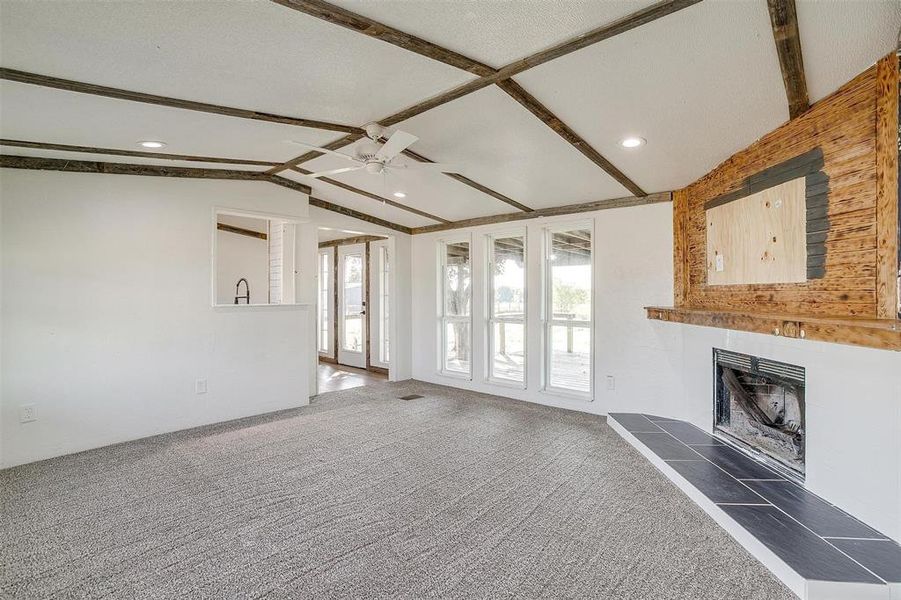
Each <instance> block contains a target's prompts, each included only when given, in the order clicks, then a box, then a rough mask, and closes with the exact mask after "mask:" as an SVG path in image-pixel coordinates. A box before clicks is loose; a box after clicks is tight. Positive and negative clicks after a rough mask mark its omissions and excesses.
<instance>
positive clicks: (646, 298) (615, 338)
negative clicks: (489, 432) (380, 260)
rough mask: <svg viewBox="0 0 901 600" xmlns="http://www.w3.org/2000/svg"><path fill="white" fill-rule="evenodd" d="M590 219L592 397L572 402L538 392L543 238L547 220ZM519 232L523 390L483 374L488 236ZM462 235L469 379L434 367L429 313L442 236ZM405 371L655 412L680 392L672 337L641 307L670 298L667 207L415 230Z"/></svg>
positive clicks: (509, 392)
mask: <svg viewBox="0 0 901 600" xmlns="http://www.w3.org/2000/svg"><path fill="white" fill-rule="evenodd" d="M586 220H591V221H593V222H594V240H595V244H594V256H595V266H594V280H595V282H596V289H595V297H594V320H595V359H594V378H595V396H594V401H585V400H579V399H572V398H569V397H565V396H558V395H553V394H548V393H545V392H542V391H541V390H540V380H541V373H542V361H541V355H540V348H541V330H540V327H539V320H540V309H541V307H540V293H539V292H538V291H537V290H540V289H541V239H542V231H543V229H544V228H545V227H547V226H548V225H550V224H565V223H571V222H584V221H586ZM515 231H520V232H521V231H526V232H527V235H528V242H527V261H528V273H527V288H528V307H527V313H528V315H529V318H528V330H527V334H526V337H527V358H526V372H527V375H526V377H527V380H528V387H527V388H526V389H521V388H517V387H511V386H506V385H498V384H493V383H489V382H488V381H487V361H488V359H487V340H486V339H485V336H484V335H480V332H483V331H485V329H486V318H487V308H486V298H485V282H486V281H487V273H486V262H485V261H486V253H487V247H486V236H487V235H488V234H489V233H496V232H500V233H503V232H515ZM461 236H468V237H469V238H471V241H472V270H473V275H472V277H473V281H474V282H475V287H474V291H473V307H472V310H473V323H474V328H473V347H472V350H473V377H472V380H471V381H468V380H461V379H459V378H456V377H451V376H446V375H442V374H441V373H439V331H438V326H437V318H436V305H437V300H436V298H437V293H438V292H437V285H438V272H437V269H438V261H437V245H438V242H439V241H440V240H442V239H451V240H455V239H459V238H460V237H461ZM412 243H413V249H412V253H411V254H412V258H413V277H412V281H413V306H412V310H413V313H412V314H413V319H412V326H413V337H412V339H413V340H414V344H413V356H414V363H413V376H414V378H416V379H421V380H424V381H431V382H435V383H442V384H445V385H454V386H458V387H464V388H467V389H474V390H478V391H483V392H488V393H492V394H498V395H500V396H507V397H511V398H517V399H521V400H528V401H532V402H539V403H542V404H549V405H553V406H561V407H565V408H572V409H575V410H582V411H587V412H592V413H600V414H604V413H606V412H607V411H608V410H614V409H615V410H622V411H635V410H642V411H650V410H658V411H659V410H662V406H663V405H664V404H665V400H664V399H663V398H662V395H661V391H663V390H678V389H679V386H678V383H679V377H680V373H679V363H678V362H677V361H674V360H673V359H672V357H671V354H670V352H669V350H670V349H671V348H672V347H673V346H674V345H675V346H678V344H679V339H678V335H676V334H675V333H673V332H671V331H667V330H666V329H665V328H663V327H661V324H660V323H658V322H656V321H649V320H648V319H646V318H645V312H644V310H643V308H642V307H643V306H645V305H648V304H671V303H672V296H673V275H672V263H673V258H672V256H673V255H672V205H671V204H669V203H664V204H653V205H647V206H639V207H632V208H620V209H611V210H603V211H597V212H594V213H585V214H581V215H564V216H560V217H552V218H542V219H533V220H527V221H521V222H513V223H503V224H499V225H487V226H482V227H476V228H471V229H465V230H452V231H447V232H438V233H434V234H429V235H417V236H414V237H413V242H412ZM606 375H613V376H614V378H615V381H616V386H615V387H616V389H615V390H609V391H608V390H607V389H606V384H605V378H606Z"/></svg>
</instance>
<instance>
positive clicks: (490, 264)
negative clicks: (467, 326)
mask: <svg viewBox="0 0 901 600" xmlns="http://www.w3.org/2000/svg"><path fill="white" fill-rule="evenodd" d="M511 237H520V238H522V244H523V282H522V290H523V291H522V302H523V313H522V317H521V318H516V317H497V316H495V314H494V309H495V307H494V297H495V289H494V262H495V248H494V242H495V240H498V239H503V238H511ZM485 244H486V253H485V254H486V261H485V265H486V274H487V285H486V311H485V314H486V318H485V322H486V325H487V329H486V333H487V337H488V340H487V344H486V347H487V349H488V352H487V356H486V359H487V363H488V364H487V365H486V367H485V373H486V377H485V381H486V382H487V383H491V384H494V385H504V386H512V387H516V388H521V389H527V388H528V379H529V376H528V372H529V368H528V365H529V362H528V361H529V350H528V346H529V319H528V317H529V236H528V230H527V229H525V228H519V229H512V230H510V229H508V230H502V231H492V232H490V233H488V234H486V235H485ZM496 323H513V324H518V325H522V332H523V333H522V336H523V344H522V352H523V373H522V381H518V380H516V379H507V378H505V377H497V376H496V375H495V374H494V326H495V324H496Z"/></svg>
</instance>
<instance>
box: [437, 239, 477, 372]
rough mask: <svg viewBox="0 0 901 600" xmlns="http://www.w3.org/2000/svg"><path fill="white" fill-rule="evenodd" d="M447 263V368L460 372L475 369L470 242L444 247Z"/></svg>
mask: <svg viewBox="0 0 901 600" xmlns="http://www.w3.org/2000/svg"><path fill="white" fill-rule="evenodd" d="M442 264H443V282H442V288H443V292H442V295H443V305H444V308H443V311H442V330H443V331H442V333H443V341H444V343H443V351H444V356H443V368H444V370H446V371H450V372H456V373H466V374H469V373H471V372H472V371H471V369H472V331H471V327H472V321H471V319H472V317H471V308H472V272H471V266H470V251H469V242H456V243H448V244H445V245H444V256H443V257H442Z"/></svg>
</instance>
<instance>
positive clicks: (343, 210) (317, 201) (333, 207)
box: [262, 175, 413, 235]
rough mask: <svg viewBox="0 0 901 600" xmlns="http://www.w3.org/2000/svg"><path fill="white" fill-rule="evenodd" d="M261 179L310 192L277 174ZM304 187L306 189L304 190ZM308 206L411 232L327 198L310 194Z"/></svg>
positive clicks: (395, 229)
mask: <svg viewBox="0 0 901 600" xmlns="http://www.w3.org/2000/svg"><path fill="white" fill-rule="evenodd" d="M262 181H268V182H269V183H274V184H275V185H280V186H282V187H284V188H288V189H289V190H295V191H299V192H302V193H305V194H308V195H309V194H312V191H309V190H310V188H309V187H308V186H305V185H303V184H302V183H297V182H296V181H293V180H291V179H286V178H284V177H279V176H278V175H265V176H264V177H263V179H262ZM304 189H306V190H308V191H306V192H304V191H303V190H304ZM310 206H315V207H317V208H322V209H324V210H329V211H332V212H334V213H338V214H341V215H344V216H347V217H352V218H354V219H357V220H359V221H365V222H366V223H372V224H373V225H379V226H381V227H385V228H387V229H393V230H394V231H400V232H401V233H406V234H408V235H409V234H410V233H412V232H413V228H411V227H407V226H406V225H399V224H397V223H393V222H391V221H386V220H385V219H380V218H379V217H375V216H373V215H370V214H366V213H364V212H360V211H358V210H354V209H352V208H347V207H346V206H341V205H339V204H334V203H332V202H329V201H328V200H323V199H321V198H316V197H315V196H312V195H310Z"/></svg>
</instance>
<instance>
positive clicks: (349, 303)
mask: <svg viewBox="0 0 901 600" xmlns="http://www.w3.org/2000/svg"><path fill="white" fill-rule="evenodd" d="M343 298H344V302H343V307H342V309H343V310H344V313H343V315H344V335H343V336H342V340H341V348H342V349H344V350H346V351H348V352H362V351H363V255H362V254H346V255H344V294H343ZM339 360H340V359H339Z"/></svg>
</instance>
